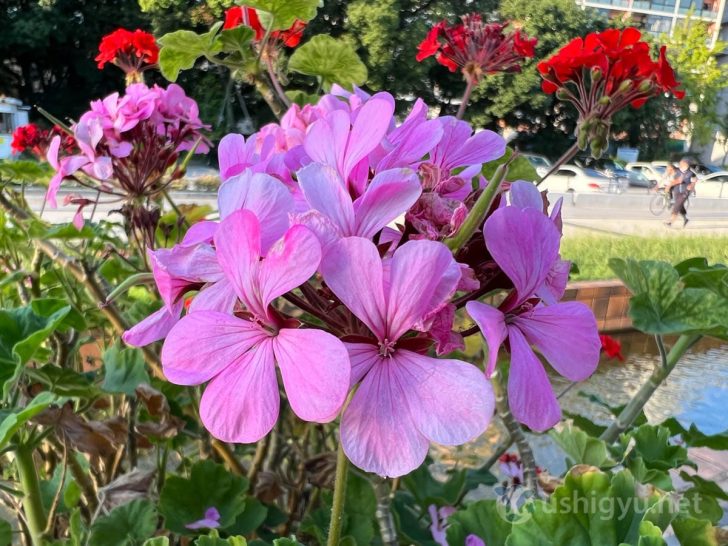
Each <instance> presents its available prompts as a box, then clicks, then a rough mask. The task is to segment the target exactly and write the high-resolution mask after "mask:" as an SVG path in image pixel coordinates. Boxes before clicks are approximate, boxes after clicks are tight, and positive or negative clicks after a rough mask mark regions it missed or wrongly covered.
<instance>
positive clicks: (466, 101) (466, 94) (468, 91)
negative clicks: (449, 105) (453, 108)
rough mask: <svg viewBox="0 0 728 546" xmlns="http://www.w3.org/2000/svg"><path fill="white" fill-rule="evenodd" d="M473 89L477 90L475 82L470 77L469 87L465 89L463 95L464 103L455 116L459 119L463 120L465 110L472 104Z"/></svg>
mask: <svg viewBox="0 0 728 546" xmlns="http://www.w3.org/2000/svg"><path fill="white" fill-rule="evenodd" d="M473 89H475V80H474V79H473V78H470V77H469V78H467V85H466V87H465V92H464V93H463V99H462V102H461V103H460V107H459V108H458V113H457V114H455V117H456V118H457V119H463V116H464V115H465V110H466V109H467V108H468V104H469V103H470V96H471V95H472V94H473Z"/></svg>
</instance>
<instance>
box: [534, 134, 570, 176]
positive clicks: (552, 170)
mask: <svg viewBox="0 0 728 546" xmlns="http://www.w3.org/2000/svg"><path fill="white" fill-rule="evenodd" d="M578 151H579V145H578V144H577V143H576V142H574V144H572V145H571V147H570V148H569V149H568V150H566V151H565V152H564V153H563V155H562V156H561V157H560V158H559V159H557V160H556V163H554V164H553V165H551V168H550V169H549V171H548V172H547V173H546V174H545V175H543V176H542V177H541V180H539V181H538V183H537V184H536V185H537V186H539V185H540V184H541V183H542V182H543V181H544V180H546V179H547V178H548V177H549V176H551V175H552V174H554V173H555V172H556V171H558V170H559V168H560V167H561V166H562V165H563V164H564V163H568V162H569V161H571V159H572V158H573V157H574V156H575V155H576V153H577V152H578Z"/></svg>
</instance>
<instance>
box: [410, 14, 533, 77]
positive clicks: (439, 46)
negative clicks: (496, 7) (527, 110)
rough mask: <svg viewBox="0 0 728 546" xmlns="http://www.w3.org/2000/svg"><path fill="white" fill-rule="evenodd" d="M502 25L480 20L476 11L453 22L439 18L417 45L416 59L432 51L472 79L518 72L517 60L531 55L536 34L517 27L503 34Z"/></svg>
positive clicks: (451, 66) (451, 68) (503, 25)
mask: <svg viewBox="0 0 728 546" xmlns="http://www.w3.org/2000/svg"><path fill="white" fill-rule="evenodd" d="M506 26H507V24H502V23H484V22H483V18H482V17H481V16H480V15H478V14H477V13H472V14H470V15H465V16H463V17H462V23H459V24H457V25H452V26H450V25H448V24H447V22H446V21H441V22H440V23H438V24H436V25H435V26H434V27H433V28H432V30H430V32H429V33H428V35H427V37H426V38H425V39H424V40H423V41H422V43H420V45H419V46H418V47H417V60H418V61H422V60H424V59H426V58H427V57H431V56H433V55H435V59H436V60H437V62H438V63H440V64H441V65H443V66H446V67H447V68H449V69H450V71H451V72H455V71H456V70H457V69H458V68H459V69H460V70H462V72H463V74H464V75H465V77H466V78H468V79H472V80H473V81H475V82H478V81H479V80H480V78H481V77H482V76H483V75H485V74H493V73H496V72H519V71H520V70H521V64H520V63H521V62H522V61H523V60H524V59H525V58H526V57H533V56H534V54H535V50H534V48H535V46H536V38H528V37H527V36H526V35H524V34H523V33H521V31H520V30H515V31H514V32H511V33H509V34H506V33H505V32H504V31H505V28H506Z"/></svg>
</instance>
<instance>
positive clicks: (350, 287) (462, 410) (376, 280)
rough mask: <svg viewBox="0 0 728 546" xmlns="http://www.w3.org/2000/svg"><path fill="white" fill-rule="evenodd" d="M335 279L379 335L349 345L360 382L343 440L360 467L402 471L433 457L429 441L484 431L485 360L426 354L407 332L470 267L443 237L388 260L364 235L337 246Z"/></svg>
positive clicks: (488, 410)
mask: <svg viewBox="0 0 728 546" xmlns="http://www.w3.org/2000/svg"><path fill="white" fill-rule="evenodd" d="M321 270H322V273H323V276H324V280H325V281H326V284H327V285H328V286H329V288H331V290H332V291H333V292H334V294H336V296H337V297H338V298H339V300H341V302H342V303H343V304H344V305H345V306H346V307H347V308H348V309H349V310H350V311H351V312H352V313H353V314H354V315H356V317H358V318H359V319H360V320H361V321H362V322H363V323H364V324H365V325H366V326H367V328H368V329H369V330H370V331H371V333H372V334H373V336H374V338H373V340H372V342H371V343H347V348H348V350H349V356H350V358H351V365H352V384H355V383H359V388H358V390H357V391H356V394H355V395H354V397H353V398H352V401H351V403H350V405H349V407H348V408H347V409H346V410H345V412H344V415H343V417H342V421H341V442H342V445H343V448H344V451H345V453H346V455H347V457H348V458H349V459H350V460H351V461H352V462H353V463H354V464H355V465H356V466H358V467H359V468H362V469H363V470H366V471H368V472H375V473H377V474H380V475H382V476H390V477H395V476H402V475H404V474H407V473H408V472H411V471H412V470H414V469H415V468H417V467H418V466H419V465H420V464H422V462H423V461H424V459H425V456H426V455H427V450H428V446H429V443H430V442H431V441H432V442H438V443H441V444H445V445H459V444H462V443H464V442H467V441H469V440H472V439H473V438H475V437H476V436H478V435H479V434H480V433H482V432H483V431H484V430H485V428H486V426H487V425H488V422H489V421H490V418H491V415H492V413H493V407H494V398H493V392H492V390H491V386H490V384H489V383H488V382H487V381H486V380H485V377H484V376H483V374H482V372H480V371H479V370H478V369H477V368H476V367H475V366H473V365H471V364H468V363H466V362H462V361H460V360H445V359H436V358H432V357H429V356H426V355H423V354H421V353H420V352H417V351H418V345H417V342H416V340H414V342H413V340H412V339H411V338H408V337H405V334H406V333H407V332H408V331H409V330H410V329H411V328H412V327H413V326H414V325H415V323H417V322H418V321H421V320H422V319H423V318H425V317H427V316H429V315H432V314H433V313H436V312H437V311H438V310H439V309H441V308H442V307H443V305H445V303H446V302H447V301H448V299H449V298H450V297H451V296H452V295H453V293H454V292H455V289H456V287H457V284H458V281H459V280H460V275H461V273H460V266H459V265H458V264H457V263H456V262H455V260H454V259H453V257H452V254H451V253H450V251H449V249H448V248H447V247H446V246H445V245H443V244H441V243H436V242H433V241H411V242H408V243H405V244H404V245H402V246H401V247H400V248H398V249H397V251H396V252H395V253H394V255H393V257H392V258H391V259H388V260H386V261H385V262H383V261H382V259H381V258H380V257H379V253H378V251H377V247H376V246H375V245H374V243H372V242H371V241H369V240H367V239H363V238H361V237H348V238H345V239H341V240H340V241H338V242H337V243H335V244H333V245H332V246H331V247H330V250H329V251H328V253H327V255H326V257H325V259H324V260H323V262H322V265H321Z"/></svg>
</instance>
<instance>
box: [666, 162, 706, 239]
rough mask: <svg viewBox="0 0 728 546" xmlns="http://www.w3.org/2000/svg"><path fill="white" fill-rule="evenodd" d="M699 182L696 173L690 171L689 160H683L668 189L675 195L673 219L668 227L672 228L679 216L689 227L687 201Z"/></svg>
mask: <svg viewBox="0 0 728 546" xmlns="http://www.w3.org/2000/svg"><path fill="white" fill-rule="evenodd" d="M697 182H698V177H697V176H695V173H694V172H693V171H691V170H690V162H689V161H688V160H687V158H682V159H681V160H680V163H679V164H678V170H677V172H676V173H675V177H674V178H673V179H672V182H670V185H669V186H668V189H669V190H670V191H671V192H672V195H673V205H672V217H671V218H670V221H669V222H665V225H666V226H672V224H673V222H674V221H675V220H677V215H678V214H679V215H680V216H682V217H683V227H685V226H687V225H688V222H689V221H690V220H688V211H687V209H686V208H685V201H687V199H688V196H689V195H690V192H691V191H693V189H695V184H696V183H697Z"/></svg>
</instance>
